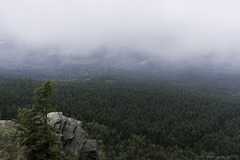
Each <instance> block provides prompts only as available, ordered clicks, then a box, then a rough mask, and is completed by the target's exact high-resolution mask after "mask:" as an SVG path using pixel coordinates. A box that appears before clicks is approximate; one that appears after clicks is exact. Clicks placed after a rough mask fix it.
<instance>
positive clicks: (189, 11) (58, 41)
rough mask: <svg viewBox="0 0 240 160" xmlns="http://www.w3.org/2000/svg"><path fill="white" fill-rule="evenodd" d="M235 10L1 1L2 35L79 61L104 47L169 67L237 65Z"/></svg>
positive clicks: (229, 5) (228, 6)
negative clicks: (182, 63)
mask: <svg viewBox="0 0 240 160" xmlns="http://www.w3.org/2000/svg"><path fill="white" fill-rule="evenodd" d="M239 6H240V1H237V0H232V1H225V0H211V1H209V0H201V1H192V0H181V1H178V0H150V1H146V0H130V1H129V0H121V1H118V0H101V1H94V0H88V1H85V0H68V1H67V0H51V1H49V0H41V1H32V0H21V1H19V0H0V33H2V34H4V35H9V36H13V37H15V38H16V39H18V40H19V41H21V42H24V43H25V44H27V45H29V46H41V47H42V46H49V45H50V46H51V45H52V46H58V47H59V48H62V49H65V50H69V49H72V50H75V51H78V53H79V54H82V55H86V54H88V53H90V52H92V51H94V50H97V49H99V48H101V47H103V46H104V47H107V48H108V49H109V50H110V53H117V52H118V50H119V49H122V48H124V49H129V50H132V51H135V53H136V52H139V53H141V54H146V55H148V56H149V55H150V56H152V57H162V58H165V59H168V60H169V61H178V60H189V61H190V60H193V59H195V60H196V61H197V59H198V57H208V58H209V57H210V58H209V59H211V62H213V63H223V62H227V63H230V64H231V63H232V64H235V63H237V62H238V60H239V59H240V55H239V53H240V45H239V42H240V30H239V28H240V21H239V15H240V10H239ZM0 40H1V39H0ZM129 54H131V53H130V52H129Z"/></svg>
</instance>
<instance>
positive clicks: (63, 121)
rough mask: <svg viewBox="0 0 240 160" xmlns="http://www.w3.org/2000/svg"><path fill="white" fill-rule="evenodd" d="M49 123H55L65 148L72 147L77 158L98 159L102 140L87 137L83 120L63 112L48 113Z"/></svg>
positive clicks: (84, 159) (82, 159) (81, 159)
mask: <svg viewBox="0 0 240 160" xmlns="http://www.w3.org/2000/svg"><path fill="white" fill-rule="evenodd" d="M48 117H49V119H50V120H49V124H51V125H55V126H56V127H57V128H58V129H59V132H58V133H57V134H58V135H59V136H60V137H61V141H62V143H63V148H66V147H70V148H71V149H72V150H73V151H74V154H75V155H77V156H78V159H77V160H98V158H99V152H100V141H99V140H90V139H87V136H88V134H87V132H86V131H85V130H83V128H82V122H81V121H78V120H75V119H73V118H68V117H65V116H64V115H63V114H62V112H51V113H48Z"/></svg>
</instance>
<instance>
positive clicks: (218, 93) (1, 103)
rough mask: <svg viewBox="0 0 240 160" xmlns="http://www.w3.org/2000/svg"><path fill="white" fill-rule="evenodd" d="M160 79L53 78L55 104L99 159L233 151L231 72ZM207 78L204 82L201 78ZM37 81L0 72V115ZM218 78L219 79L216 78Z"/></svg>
mask: <svg viewBox="0 0 240 160" xmlns="http://www.w3.org/2000/svg"><path fill="white" fill-rule="evenodd" d="M186 77H194V76H192V75H191V76H187V75H184V76H182V77H180V78H179V79H175V80H173V79H172V80H170V79H169V80H167V79H166V78H164V79H161V78H159V77H137V76H128V77H123V76H95V77H90V78H75V79H68V80H57V79H56V80H53V84H54V86H55V88H56V89H57V92H56V93H55V95H54V96H53V97H52V99H51V103H52V104H54V105H56V106H57V108H58V111H61V112H63V113H64V114H65V115H67V116H71V117H73V118H76V119H79V120H82V121H84V128H85V129H86V130H87V131H88V133H89V134H90V135H91V138H96V139H101V140H103V144H102V147H101V159H102V160H104V159H109V160H110V159H114V160H126V159H129V160H133V159H139V160H140V159H142V160H147V159H149V160H158V159H204V158H207V157H211V156H212V157H215V158H217V157H218V156H224V157H225V158H235V159H236V157H238V156H239V155H240V127H239V126H240V118H239V114H240V97H239V96H238V92H237V91H238V84H239V83H238V82H237V81H238V78H235V79H233V80H234V82H232V83H231V84H234V85H231V86H230V85H229V81H228V80H224V79H220V80H219V79H218V78H214V77H213V76H212V77H211V76H209V77H207V78H206V79H205V80H202V81H201V79H199V81H198V82H196V79H194V78H192V79H189V78H186ZM209 82H211V83H209ZM41 83H42V81H38V80H31V79H24V78H10V77H7V76H0V110H1V111H2V116H1V119H12V118H16V116H17V110H18V108H20V107H23V108H30V107H31V104H32V103H33V99H32V97H33V94H34V93H33V91H34V88H36V87H39V86H40V85H41ZM219 84H221V85H219Z"/></svg>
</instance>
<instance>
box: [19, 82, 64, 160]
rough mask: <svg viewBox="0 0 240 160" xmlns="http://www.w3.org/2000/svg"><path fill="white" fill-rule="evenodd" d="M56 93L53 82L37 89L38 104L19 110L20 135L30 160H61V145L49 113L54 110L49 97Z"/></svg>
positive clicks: (36, 98)
mask: <svg viewBox="0 0 240 160" xmlns="http://www.w3.org/2000/svg"><path fill="white" fill-rule="evenodd" d="M53 93H54V87H53V85H52V84H51V81H50V80H48V81H47V82H45V83H44V84H43V85H42V87H40V88H37V89H35V96H34V98H35V100H36V104H34V105H33V107H32V108H31V109H19V114H18V118H19V121H18V123H19V126H18V133H19V139H20V142H21V143H22V144H23V145H25V146H26V147H27V149H26V154H27V157H28V159H29V160H33V159H34V160H59V159H61V157H60V154H59V153H60V152H61V149H60V146H61V143H60V141H59V139H58V137H57V136H56V134H55V132H54V131H55V129H54V127H53V126H50V125H49V124H48V123H47V122H48V118H47V113H48V112H50V111H53V110H54V108H53V107H52V106H51V105H50V103H49V97H50V96H51V95H52V94H53Z"/></svg>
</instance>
